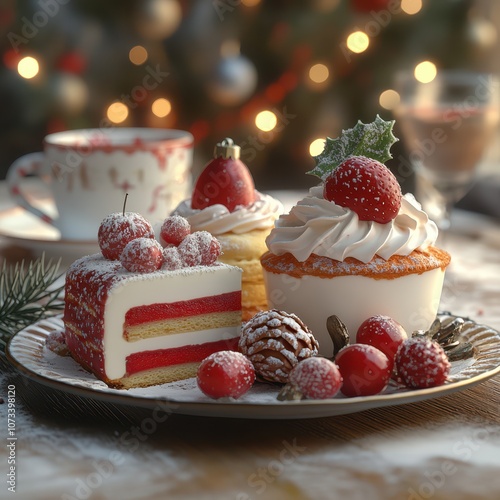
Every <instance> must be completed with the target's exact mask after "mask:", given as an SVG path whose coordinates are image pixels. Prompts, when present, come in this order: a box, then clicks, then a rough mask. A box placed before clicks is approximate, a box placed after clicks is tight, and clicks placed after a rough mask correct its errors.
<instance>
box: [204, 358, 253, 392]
mask: <svg viewBox="0 0 500 500" xmlns="http://www.w3.org/2000/svg"><path fill="white" fill-rule="evenodd" d="M196 381H197V383H198V387H199V388H200V390H201V391H202V392H203V393H204V394H206V395H207V396H209V397H211V398H214V399H218V398H224V397H230V398H239V397H240V396H242V395H243V394H245V393H246V392H247V391H248V390H249V389H250V387H252V385H253V383H254V381H255V370H254V367H253V365H252V363H251V362H250V361H249V360H248V359H247V358H246V357H245V356H244V355H243V354H241V353H240V352H236V351H219V352H216V353H214V354H211V355H210V356H208V357H207V358H205V359H204V360H203V361H202V362H201V364H200V366H199V368H198V373H197V377H196Z"/></svg>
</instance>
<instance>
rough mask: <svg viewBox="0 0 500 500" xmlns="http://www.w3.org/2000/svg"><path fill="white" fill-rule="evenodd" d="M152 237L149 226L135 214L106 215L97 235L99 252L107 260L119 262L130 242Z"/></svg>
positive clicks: (142, 218) (140, 216)
mask: <svg viewBox="0 0 500 500" xmlns="http://www.w3.org/2000/svg"><path fill="white" fill-rule="evenodd" d="M154 237H155V235H154V231H153V228H152V226H151V224H150V223H149V222H148V221H147V220H146V219H145V218H144V217H143V216H142V215H140V214H137V213H135V212H116V213H113V214H109V215H107V216H106V217H105V218H104V219H103V221H102V222H101V225H100V227H99V231H98V233H97V241H98V242H99V247H100V248H101V252H102V254H103V256H104V257H105V258H106V259H108V260H120V256H121V254H122V252H123V249H124V248H125V246H126V245H127V243H129V242H130V241H132V240H135V239H137V238H154Z"/></svg>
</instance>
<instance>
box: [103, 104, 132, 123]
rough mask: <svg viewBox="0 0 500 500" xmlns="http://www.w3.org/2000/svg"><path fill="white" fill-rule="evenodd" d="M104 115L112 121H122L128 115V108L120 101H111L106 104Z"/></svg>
mask: <svg viewBox="0 0 500 500" xmlns="http://www.w3.org/2000/svg"><path fill="white" fill-rule="evenodd" d="M106 116H107V117H108V119H109V121H110V122H112V123H122V122H124V121H125V120H126V119H127V117H128V108H127V106H125V104H123V103H122V102H113V103H112V104H110V105H109V106H108V109H107V111H106Z"/></svg>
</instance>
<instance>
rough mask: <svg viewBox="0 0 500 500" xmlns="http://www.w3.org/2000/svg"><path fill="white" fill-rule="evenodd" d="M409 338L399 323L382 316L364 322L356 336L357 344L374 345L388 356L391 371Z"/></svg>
mask: <svg viewBox="0 0 500 500" xmlns="http://www.w3.org/2000/svg"><path fill="white" fill-rule="evenodd" d="M407 338H408V335H407V333H406V331H405V329H404V328H403V327H402V326H401V325H400V324H399V323H398V322H397V321H395V320H394V319H392V318H390V317H389V316H381V315H377V316H372V317H371V318H368V319H367V320H365V321H363V323H361V325H360V326H359V328H358V332H357V334H356V342H358V343H360V344H369V345H372V346H373V347H376V348H377V349H379V350H380V351H382V352H383V353H384V354H385V355H386V356H387V359H388V360H389V364H390V367H391V371H392V368H393V367H394V358H395V356H396V353H397V352H398V348H399V346H400V345H401V344H402V343H403V342H404V341H405V340H406V339H407Z"/></svg>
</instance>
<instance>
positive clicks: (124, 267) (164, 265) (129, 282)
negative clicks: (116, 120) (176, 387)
mask: <svg viewBox="0 0 500 500" xmlns="http://www.w3.org/2000/svg"><path fill="white" fill-rule="evenodd" d="M184 239H185V240H186V241H185V242H184V244H183V243H182V242H180V244H179V246H178V247H176V246H173V245H170V246H168V247H167V248H165V249H162V248H161V246H160V245H159V243H158V242H157V241H156V240H155V239H152V238H151V237H149V236H146V237H140V238H135V237H134V239H133V240H132V241H130V242H128V243H127V245H126V246H125V247H124V249H123V251H121V252H117V254H118V253H119V254H120V260H111V259H109V258H108V259H107V258H105V257H104V256H103V255H102V254H95V255H91V256H88V257H83V258H81V259H79V260H77V261H76V262H74V263H73V264H72V265H71V267H70V268H69V270H68V272H67V275H66V289H65V310H64V324H65V337H66V343H67V345H68V348H69V350H70V352H71V354H72V356H73V358H74V359H75V360H76V361H77V362H78V363H80V364H81V365H82V366H83V367H85V368H86V369H88V370H90V371H91V372H92V373H94V374H95V375H96V377H98V378H99V379H101V380H103V381H104V382H106V383H107V384H108V385H109V386H111V387H117V388H131V387H146V386H150V385H156V384H162V383H167V382H171V381H174V380H180V379H185V378H189V377H193V376H195V375H196V371H197V368H198V365H199V363H200V362H201V361H202V360H203V359H204V358H206V357H207V356H208V355H210V354H212V353H214V352H217V351H221V350H236V349H237V344H238V338H239V335H240V330H241V269H239V268H237V267H234V266H229V265H226V264H222V263H219V262H217V261H216V260H215V259H216V257H217V256H218V249H220V247H217V245H218V244H217V242H216V240H215V239H213V237H212V236H211V235H208V233H206V234H205V233H203V234H202V233H193V234H190V235H188V237H187V238H184ZM134 247H135V248H134ZM145 256H146V257H145ZM156 256H157V257H158V258H157V260H155V259H156ZM153 261H154V262H153ZM148 265H149V266H150V267H148Z"/></svg>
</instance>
